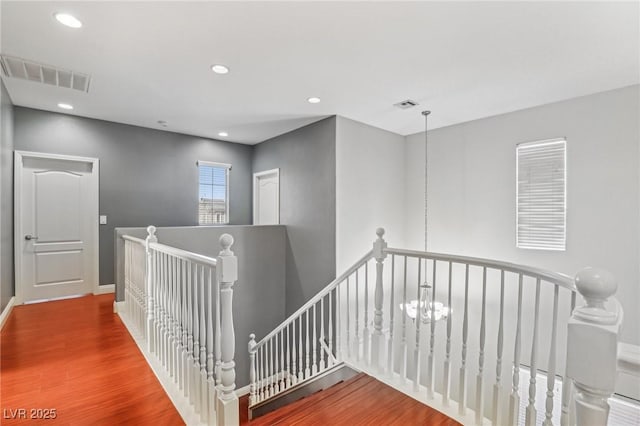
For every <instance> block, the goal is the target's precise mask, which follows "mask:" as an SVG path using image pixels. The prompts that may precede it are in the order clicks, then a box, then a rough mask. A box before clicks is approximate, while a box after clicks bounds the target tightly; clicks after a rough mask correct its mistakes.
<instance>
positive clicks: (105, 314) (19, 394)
mask: <svg viewBox="0 0 640 426" xmlns="http://www.w3.org/2000/svg"><path fill="white" fill-rule="evenodd" d="M0 337H1V341H0V409H1V412H0V424H2V425H18V424H32V423H35V424H38V423H42V424H56V425H83V426H84V425H92V426H93V425H109V426H111V425H136V426H144V425H154V426H155V425H159V426H161V425H182V424H184V422H183V421H182V419H181V417H180V415H179V414H178V412H177V411H176V410H175V408H174V406H173V405H172V403H171V401H170V400H169V398H168V397H167V395H166V393H165V392H164V390H163V389H162V387H161V386H160V383H159V382H158V380H157V379H156V377H155V376H154V374H153V372H152V371H151V369H150V368H149V366H148V365H147V363H146V361H145V359H144V357H143V356H142V354H141V353H140V351H139V350H138V348H137V346H136V344H135V343H134V341H133V339H132V338H131V336H130V335H129V333H128V332H127V330H126V328H125V327H124V325H123V324H122V322H121V321H120V318H119V317H118V316H117V315H116V314H114V313H113V295H103V296H87V297H82V298H77V299H68V300H62V301H56V302H47V303H40V304H34V305H23V306H17V307H15V308H14V309H13V311H12V313H11V316H10V317H9V319H8V320H7V322H6V324H5V326H4V327H3V329H2V333H1V334H0ZM240 407H241V413H240V419H241V424H244V425H251V426H259V425H276V424H277V425H296V424H298V425H322V426H325V425H331V426H337V425H348V426H354V425H385V426H387V425H403V426H406V425H434V426H437V425H458V424H459V423H457V422H455V421H453V420H451V419H450V418H448V417H447V416H445V415H444V414H442V413H440V412H438V411H435V410H433V409H431V408H429V407H427V406H425V405H422V404H420V403H419V402H417V401H415V400H413V399H411V398H409V397H407V396H406V395H404V394H402V393H400V392H398V391H396V390H394V389H392V388H390V387H388V386H386V385H384V384H382V383H381V382H379V381H377V380H375V379H373V378H371V377H369V376H366V375H364V374H360V375H358V376H356V377H354V378H352V379H350V380H348V381H345V382H343V383H340V384H338V385H336V386H334V387H332V388H330V389H327V390H324V391H320V392H317V393H315V394H313V395H311V396H309V397H307V398H304V399H302V400H300V401H297V402H295V403H293V404H290V405H288V406H286V407H283V408H281V409H279V410H276V411H274V412H272V413H268V414H266V415H264V416H262V417H259V418H258V419H255V420H253V421H251V422H249V421H247V416H246V412H247V411H246V407H247V398H246V397H243V398H241V400H240ZM21 410H24V411H21ZM45 416H48V417H50V418H49V419H41V420H35V419H34V417H45ZM51 417H55V418H53V419H52V418H51Z"/></svg>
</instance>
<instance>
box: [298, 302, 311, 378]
mask: <svg viewBox="0 0 640 426" xmlns="http://www.w3.org/2000/svg"><path fill="white" fill-rule="evenodd" d="M309 312H310V311H309V310H307V315H306V317H307V320H306V327H305V328H304V333H305V340H304V343H305V349H306V350H305V355H304V356H305V358H304V359H305V364H304V365H305V369H304V378H305V379H308V378H309V377H310V376H311V368H310V363H309V338H310V336H309ZM300 317H301V318H302V315H301V316H300Z"/></svg>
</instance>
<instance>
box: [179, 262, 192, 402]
mask: <svg viewBox="0 0 640 426" xmlns="http://www.w3.org/2000/svg"><path fill="white" fill-rule="evenodd" d="M188 265H189V263H188V261H186V260H183V261H182V263H181V267H180V271H181V281H180V282H181V283H182V316H181V318H182V320H181V321H182V352H181V354H180V360H181V362H182V366H181V370H182V376H183V377H184V381H183V388H182V393H183V395H184V396H185V397H188V396H189V386H190V384H189V364H188V359H187V356H188V351H189V308H188V306H189V299H187V291H188V288H189V281H188V278H187V269H188Z"/></svg>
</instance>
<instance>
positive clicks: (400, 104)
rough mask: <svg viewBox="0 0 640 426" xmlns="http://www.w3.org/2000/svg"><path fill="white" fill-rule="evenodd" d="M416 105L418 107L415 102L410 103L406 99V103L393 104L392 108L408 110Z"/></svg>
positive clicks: (409, 100) (410, 101)
mask: <svg viewBox="0 0 640 426" xmlns="http://www.w3.org/2000/svg"><path fill="white" fill-rule="evenodd" d="M416 105H419V104H418V103H417V102H416V101H412V100H411V99H407V100H406V101H402V102H398V103H397V104H393V106H394V107H396V108H400V109H409V108H413V107H414V106H416Z"/></svg>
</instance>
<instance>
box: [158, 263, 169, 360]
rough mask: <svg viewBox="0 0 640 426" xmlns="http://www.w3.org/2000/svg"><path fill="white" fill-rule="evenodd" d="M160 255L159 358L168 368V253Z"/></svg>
mask: <svg viewBox="0 0 640 426" xmlns="http://www.w3.org/2000/svg"><path fill="white" fill-rule="evenodd" d="M159 256H160V259H159V260H160V279H159V281H158V293H159V296H160V297H159V298H158V308H159V312H158V316H159V320H160V333H159V336H158V343H159V350H160V353H159V358H160V362H162V366H163V367H165V368H166V366H167V359H166V357H165V348H166V342H165V338H166V314H165V311H166V309H165V308H166V304H167V301H166V292H165V283H166V279H167V273H166V255H165V254H164V253H159Z"/></svg>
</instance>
